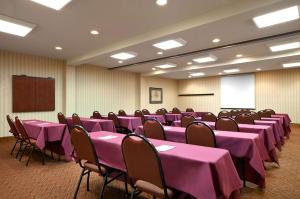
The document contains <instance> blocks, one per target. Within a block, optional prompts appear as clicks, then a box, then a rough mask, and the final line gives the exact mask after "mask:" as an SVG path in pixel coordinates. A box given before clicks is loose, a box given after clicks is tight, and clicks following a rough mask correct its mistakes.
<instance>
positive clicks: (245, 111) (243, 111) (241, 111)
mask: <svg viewBox="0 0 300 199" xmlns="http://www.w3.org/2000/svg"><path fill="white" fill-rule="evenodd" d="M240 113H250V110H249V109H241V110H240Z"/></svg>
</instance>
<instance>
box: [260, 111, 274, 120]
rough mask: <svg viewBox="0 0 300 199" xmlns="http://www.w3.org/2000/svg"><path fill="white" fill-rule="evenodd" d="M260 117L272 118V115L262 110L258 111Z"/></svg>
mask: <svg viewBox="0 0 300 199" xmlns="http://www.w3.org/2000/svg"><path fill="white" fill-rule="evenodd" d="M258 115H259V117H260V118H262V117H271V115H272V114H271V113H270V112H267V111H265V110H261V111H258Z"/></svg>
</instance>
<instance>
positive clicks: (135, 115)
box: [134, 110, 145, 124]
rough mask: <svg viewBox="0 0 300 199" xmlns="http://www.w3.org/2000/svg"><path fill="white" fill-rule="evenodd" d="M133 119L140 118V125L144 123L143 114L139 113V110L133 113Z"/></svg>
mask: <svg viewBox="0 0 300 199" xmlns="http://www.w3.org/2000/svg"><path fill="white" fill-rule="evenodd" d="M134 117H140V118H141V120H142V124H144V123H145V117H144V114H143V113H142V111H140V110H136V111H134Z"/></svg>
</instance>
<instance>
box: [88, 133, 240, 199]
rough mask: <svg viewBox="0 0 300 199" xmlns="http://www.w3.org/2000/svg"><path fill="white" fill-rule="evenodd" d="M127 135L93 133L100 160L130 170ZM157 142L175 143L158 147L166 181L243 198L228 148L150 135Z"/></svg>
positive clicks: (204, 193)
mask: <svg viewBox="0 0 300 199" xmlns="http://www.w3.org/2000/svg"><path fill="white" fill-rule="evenodd" d="M124 136H125V135H123V134H118V133H112V132H106V131H100V132H92V133H90V137H91V140H92V142H93V143H94V145H95V149H96V153H97V155H98V157H100V158H101V159H100V162H102V163H103V164H105V165H108V166H110V167H112V168H115V169H119V170H122V171H126V167H125V164H124V161H123V156H122V149H121V143H122V139H123V137H124ZM149 140H150V142H151V143H152V144H153V145H154V146H155V147H159V146H163V145H167V146H172V147H174V148H172V149H170V150H166V151H163V150H162V151H158V153H159V157H160V159H161V162H162V167H163V171H164V177H165V181H166V185H167V186H168V187H170V188H174V189H176V190H179V191H181V192H184V193H188V194H190V195H192V196H194V197H196V198H199V199H200V198H205V199H217V198H230V196H231V195H234V196H236V197H235V198H239V197H240V194H239V189H240V188H241V187H242V183H241V180H240V178H239V175H238V173H237V171H236V169H235V166H234V163H233V161H232V159H231V156H230V154H229V152H228V151H227V150H224V149H218V148H209V147H199V146H194V145H186V144H182V143H175V142H169V141H162V140H154V139H149Z"/></svg>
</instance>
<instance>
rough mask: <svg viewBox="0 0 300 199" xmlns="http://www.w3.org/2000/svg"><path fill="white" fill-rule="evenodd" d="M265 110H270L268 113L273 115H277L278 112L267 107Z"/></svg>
mask: <svg viewBox="0 0 300 199" xmlns="http://www.w3.org/2000/svg"><path fill="white" fill-rule="evenodd" d="M265 111H266V112H268V113H270V114H271V115H275V114H276V113H275V111H274V110H272V109H266V110H265Z"/></svg>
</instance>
